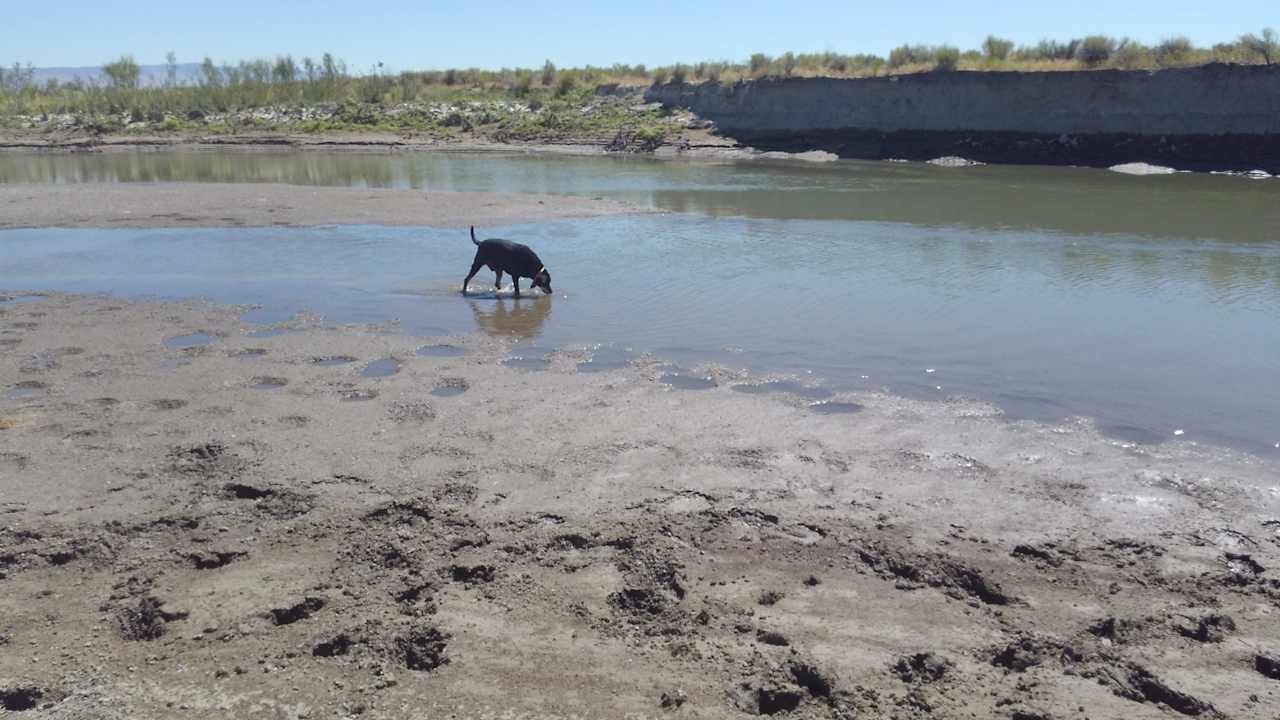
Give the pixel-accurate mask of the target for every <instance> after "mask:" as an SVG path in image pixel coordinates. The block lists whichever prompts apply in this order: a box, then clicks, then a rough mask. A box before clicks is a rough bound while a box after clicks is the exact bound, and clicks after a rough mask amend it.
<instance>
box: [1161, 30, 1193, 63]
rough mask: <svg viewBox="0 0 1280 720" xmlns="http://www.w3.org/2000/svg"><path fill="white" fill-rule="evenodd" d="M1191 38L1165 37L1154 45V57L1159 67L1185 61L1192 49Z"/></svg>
mask: <svg viewBox="0 0 1280 720" xmlns="http://www.w3.org/2000/svg"><path fill="white" fill-rule="evenodd" d="M1194 49H1195V48H1194V47H1193V46H1192V45H1191V40H1190V39H1189V38H1187V37H1185V36H1178V37H1171V38H1165V39H1164V40H1161V41H1160V44H1159V45H1156V47H1155V51H1154V52H1155V59H1156V63H1158V64H1159V65H1160V66H1161V67H1171V66H1174V65H1178V64H1181V63H1184V62H1186V61H1187V59H1188V58H1190V57H1191V53H1192V52H1193V51H1194Z"/></svg>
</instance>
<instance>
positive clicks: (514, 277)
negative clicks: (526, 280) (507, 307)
mask: <svg viewBox="0 0 1280 720" xmlns="http://www.w3.org/2000/svg"><path fill="white" fill-rule="evenodd" d="M511 286H512V287H514V288H515V289H516V297H520V276H519V275H512V276H511Z"/></svg>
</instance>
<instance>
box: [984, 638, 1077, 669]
mask: <svg viewBox="0 0 1280 720" xmlns="http://www.w3.org/2000/svg"><path fill="white" fill-rule="evenodd" d="M1064 652H1067V651H1066V650H1064V648H1063V646H1062V645H1061V644H1060V643H1057V642H1054V641H1051V640H1045V639H1042V638H1035V637H1022V638H1018V639H1017V640H1014V641H1013V642H1011V643H1009V644H1008V645H1006V646H1004V647H1003V648H1001V649H1000V650H999V651H997V652H996V654H995V655H994V656H993V657H992V658H991V664H992V665H995V666H996V667H1002V668H1004V669H1006V670H1009V671H1012V672H1019V673H1020V672H1026V671H1027V670H1028V669H1029V668H1033V667H1035V666H1037V665H1039V664H1041V663H1042V662H1044V661H1045V658H1046V657H1048V656H1050V655H1052V654H1057V655H1059V656H1061V655H1062V654H1063V653H1064Z"/></svg>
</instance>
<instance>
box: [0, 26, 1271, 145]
mask: <svg viewBox="0 0 1280 720" xmlns="http://www.w3.org/2000/svg"><path fill="white" fill-rule="evenodd" d="M167 61H168V66H169V71H168V77H167V79H166V80H165V81H164V83H163V84H162V85H160V86H142V85H140V83H139V66H138V63H137V62H136V61H135V60H134V58H133V56H130V55H124V56H121V57H120V58H118V59H115V60H112V61H110V62H108V63H105V64H104V65H103V71H104V77H105V78H106V79H105V80H104V81H103V82H101V83H93V82H79V81H77V82H68V83H59V82H56V81H50V82H49V83H47V84H44V85H38V84H36V83H35V82H34V79H33V77H34V74H33V70H32V68H31V67H30V66H26V67H24V66H21V65H19V64H17V63H15V64H14V65H13V66H11V67H8V68H0V127H7V128H24V129H28V130H29V129H37V131H38V130H40V129H43V130H46V131H47V130H53V129H71V130H74V129H80V130H85V131H89V132H97V133H131V132H133V133H142V132H145V133H173V132H183V131H192V132H203V133H208V134H233V133H236V132H240V131H244V130H287V131H293V132H304V133H316V134H322V133H328V132H335V131H344V130H377V131H385V132H394V133H407V134H425V135H432V136H440V137H452V136H457V135H460V134H464V133H470V134H479V135H482V136H486V137H491V138H494V139H499V140H535V139H543V140H547V139H558V138H568V137H574V136H578V137H585V136H590V137H604V136H609V137H611V136H613V135H618V136H619V137H622V135H623V134H626V135H627V136H628V137H634V138H639V139H640V140H641V141H642V142H644V143H646V144H648V143H652V142H654V141H655V140H657V141H659V142H660V139H661V138H665V137H666V136H667V134H669V133H670V131H671V130H672V128H673V125H672V123H671V121H670V118H668V117H667V116H666V115H664V114H663V113H662V112H660V111H656V110H649V109H644V108H635V107H633V105H634V104H635V101H634V99H630V100H628V99H625V98H611V97H608V96H607V94H601V93H598V92H597V90H598V89H599V88H602V87H606V86H612V85H619V86H630V87H634V88H641V87H644V86H646V85H650V84H666V83H677V84H681V83H686V82H704V81H713V82H723V83H729V82H734V81H737V80H743V79H759V78H769V77H783V78H787V77H838V78H861V77H878V76H885V75H901V74H909V73H918V72H964V71H1023V72H1053V71H1065V70H1087V69H1106V68H1124V69H1157V68H1170V67H1188V66H1196V65H1203V64H1206V63H1211V62H1226V63H1238V64H1268V65H1269V64H1272V63H1280V40H1278V39H1277V36H1276V33H1274V32H1273V31H1271V30H1265V31H1263V32H1262V33H1261V34H1259V35H1254V34H1246V35H1242V36H1240V37H1239V38H1238V39H1237V40H1235V41H1233V42H1227V43H1219V44H1217V45H1214V46H1213V47H1210V48H1204V47H1196V46H1195V45H1194V44H1192V43H1191V42H1190V41H1189V40H1188V39H1186V38H1184V37H1172V38H1166V39H1164V40H1162V41H1161V42H1159V43H1158V44H1156V45H1154V46H1147V45H1144V44H1142V43H1139V42H1136V41H1133V40H1130V39H1127V38H1122V39H1115V38H1110V37H1107V36H1103V35H1095V36H1090V37H1086V38H1082V39H1078V40H1070V41H1067V42H1059V41H1056V40H1042V41H1040V42H1039V43H1037V44H1035V45H1030V46H1017V45H1015V44H1014V43H1013V42H1012V41H1011V40H1007V39H1003V38H999V37H996V36H990V37H988V38H987V39H986V40H985V41H984V42H983V43H982V46H981V48H979V49H971V50H964V51H962V50H960V49H958V48H955V47H949V46H926V45H902V46H899V47H897V48H894V49H893V50H892V51H891V52H890V53H889V55H888V57H880V56H878V55H873V54H841V53H835V52H823V53H791V52H788V53H783V54H782V55H779V56H770V55H766V54H764V53H756V54H754V55H752V56H751V57H749V58H747V59H746V60H745V61H742V62H729V61H704V62H699V63H695V64H685V63H678V64H675V65H671V66H666V67H657V68H652V69H650V68H646V67H645V66H643V65H613V66H611V67H608V68H600V67H590V66H588V67H584V68H557V67H556V66H555V64H554V63H552V62H551V61H550V60H548V61H547V62H546V63H544V64H543V66H542V67H540V68H530V69H525V68H514V69H510V68H508V69H502V70H479V69H474V68H453V69H448V70H443V71H412V72H402V73H399V74H385V73H382V72H381V71H380V70H377V69H375V70H374V71H372V72H370V73H368V74H364V75H355V74H351V73H349V72H348V70H347V66H346V64H345V63H343V62H342V61H341V60H339V59H336V58H334V57H333V56H332V55H330V54H328V53H325V54H324V55H322V56H321V58H320V59H319V60H312V59H311V58H303V59H302V60H301V62H297V61H295V60H294V59H293V58H292V57H290V56H281V57H276V58H274V59H265V58H264V59H257V60H248V61H241V62H239V63H237V64H235V65H230V64H224V65H216V64H215V63H214V62H213V61H212V60H210V59H208V58H206V59H205V60H204V62H203V63H201V66H200V68H201V77H200V80H199V81H198V82H195V83H190V84H179V83H178V82H177V81H176V79H175V77H176V76H175V67H176V66H175V58H174V54H173V53H170V54H169V55H168V57H167Z"/></svg>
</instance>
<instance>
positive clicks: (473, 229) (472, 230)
mask: <svg viewBox="0 0 1280 720" xmlns="http://www.w3.org/2000/svg"><path fill="white" fill-rule="evenodd" d="M471 242H473V243H475V244H477V245H479V244H480V241H479V240H477V239H476V226H475V225H472V226H471Z"/></svg>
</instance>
